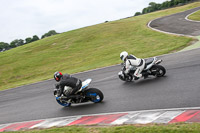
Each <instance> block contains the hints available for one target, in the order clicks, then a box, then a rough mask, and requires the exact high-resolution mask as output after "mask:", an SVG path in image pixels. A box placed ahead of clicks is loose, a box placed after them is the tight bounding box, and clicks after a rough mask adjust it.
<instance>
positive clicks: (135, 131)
mask: <svg viewBox="0 0 200 133" xmlns="http://www.w3.org/2000/svg"><path fill="white" fill-rule="evenodd" d="M199 131H200V123H175V124H145V125H141V124H138V125H120V126H95V125H93V126H69V127H62V128H50V129H43V130H39V129H34V130H29V131H17V132H15V133H25V132H26V133H77V132H78V133H198V132H199ZM8 133H9V132H8ZM10 133H12V132H10Z"/></svg>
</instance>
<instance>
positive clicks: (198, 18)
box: [188, 10, 200, 21]
mask: <svg viewBox="0 0 200 133" xmlns="http://www.w3.org/2000/svg"><path fill="white" fill-rule="evenodd" d="M188 19H191V20H195V21H200V10H199V11H197V12H195V13H193V14H191V15H190V16H189V17H188Z"/></svg>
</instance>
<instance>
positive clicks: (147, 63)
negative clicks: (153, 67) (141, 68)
mask: <svg viewBox="0 0 200 133" xmlns="http://www.w3.org/2000/svg"><path fill="white" fill-rule="evenodd" d="M144 60H145V66H147V65H149V64H151V63H152V62H153V60H154V58H148V59H144Z"/></svg>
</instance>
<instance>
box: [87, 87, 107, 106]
mask: <svg viewBox="0 0 200 133" xmlns="http://www.w3.org/2000/svg"><path fill="white" fill-rule="evenodd" d="M85 94H86V96H87V97H90V99H89V100H90V101H92V102H94V103H99V102H101V101H102V100H103V98H104V96H103V93H102V92H101V91H100V90H99V89H96V88H89V89H88V90H86V92H85Z"/></svg>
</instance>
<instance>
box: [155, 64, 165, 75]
mask: <svg viewBox="0 0 200 133" xmlns="http://www.w3.org/2000/svg"><path fill="white" fill-rule="evenodd" d="M151 72H152V73H153V74H154V75H155V76H157V77H162V76H164V75H165V73H166V69H165V68H164V67H163V66H161V65H153V67H152V68H151Z"/></svg>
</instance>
